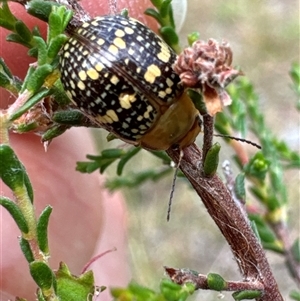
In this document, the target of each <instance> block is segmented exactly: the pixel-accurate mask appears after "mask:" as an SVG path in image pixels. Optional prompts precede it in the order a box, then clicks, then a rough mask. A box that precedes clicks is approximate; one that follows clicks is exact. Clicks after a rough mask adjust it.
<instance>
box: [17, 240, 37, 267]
mask: <svg viewBox="0 0 300 301" xmlns="http://www.w3.org/2000/svg"><path fill="white" fill-rule="evenodd" d="M19 244H20V247H21V250H22V252H23V254H24V256H25V258H26V260H27V261H28V263H30V262H32V261H34V256H33V253H32V251H31V248H30V245H29V242H28V240H26V239H24V238H23V237H21V238H20V241H19Z"/></svg>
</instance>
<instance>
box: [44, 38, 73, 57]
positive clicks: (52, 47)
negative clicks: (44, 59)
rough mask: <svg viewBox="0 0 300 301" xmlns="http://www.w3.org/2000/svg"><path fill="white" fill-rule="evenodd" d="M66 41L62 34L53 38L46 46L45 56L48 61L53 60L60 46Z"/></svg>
mask: <svg viewBox="0 0 300 301" xmlns="http://www.w3.org/2000/svg"><path fill="white" fill-rule="evenodd" d="M67 40H68V38H67V36H66V35H64V34H59V35H57V36H56V37H54V38H53V39H52V40H51V41H50V43H49V46H48V53H47V56H48V58H49V59H54V58H55V57H56V56H57V54H58V52H59V50H60V48H61V47H62V45H63V44H64V43H65V42H66V41H67Z"/></svg>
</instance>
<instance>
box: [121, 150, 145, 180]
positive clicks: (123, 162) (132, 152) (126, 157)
mask: <svg viewBox="0 0 300 301" xmlns="http://www.w3.org/2000/svg"><path fill="white" fill-rule="evenodd" d="M140 150H141V148H140V147H133V148H131V150H129V151H127V153H126V154H125V155H124V156H123V158H122V159H121V160H120V161H119V163H118V166H117V175H118V176H120V175H121V174H122V172H123V169H124V167H125V165H126V163H127V162H128V161H129V160H130V159H131V158H132V157H134V156H135V155H136V154H137V153H138V152H139V151H140Z"/></svg>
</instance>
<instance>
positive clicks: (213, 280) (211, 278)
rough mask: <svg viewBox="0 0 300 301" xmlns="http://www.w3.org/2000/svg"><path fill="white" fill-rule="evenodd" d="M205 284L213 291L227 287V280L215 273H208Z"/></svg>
mask: <svg viewBox="0 0 300 301" xmlns="http://www.w3.org/2000/svg"><path fill="white" fill-rule="evenodd" d="M207 284H208V287H209V288H210V289H212V290H215V291H222V290H224V289H226V287H227V282H226V281H225V280H224V278H223V277H222V276H220V275H219V274H215V273H209V274H208V275H207Z"/></svg>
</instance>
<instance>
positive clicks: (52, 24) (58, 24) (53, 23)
mask: <svg viewBox="0 0 300 301" xmlns="http://www.w3.org/2000/svg"><path fill="white" fill-rule="evenodd" d="M48 23H49V31H48V37H47V42H48V43H49V42H50V41H51V40H52V39H53V38H55V37H56V36H58V35H59V34H61V33H62V30H63V29H62V18H61V16H60V15H59V14H58V13H57V12H56V11H55V10H53V11H52V13H51V14H50V16H49V21H48Z"/></svg>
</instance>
